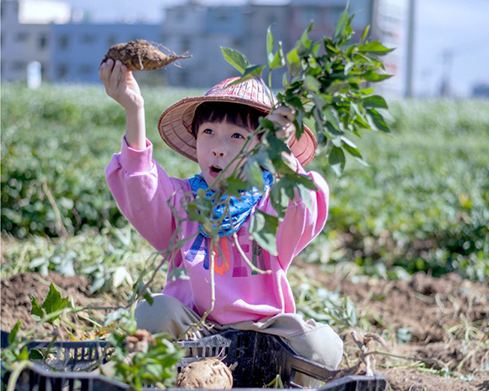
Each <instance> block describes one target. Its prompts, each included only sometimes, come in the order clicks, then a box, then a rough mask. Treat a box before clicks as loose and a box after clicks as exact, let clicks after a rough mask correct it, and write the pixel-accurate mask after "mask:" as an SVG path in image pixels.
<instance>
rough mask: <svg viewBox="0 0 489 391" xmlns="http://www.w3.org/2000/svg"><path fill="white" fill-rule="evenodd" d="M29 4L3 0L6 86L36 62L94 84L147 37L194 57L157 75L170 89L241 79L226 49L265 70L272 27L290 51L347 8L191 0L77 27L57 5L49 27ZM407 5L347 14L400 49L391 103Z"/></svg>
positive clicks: (325, 32)
mask: <svg viewBox="0 0 489 391" xmlns="http://www.w3.org/2000/svg"><path fill="white" fill-rule="evenodd" d="M29 1H31V0H3V1H2V80H22V79H24V78H25V77H26V69H27V65H28V63H29V62H31V61H38V62H40V63H41V68H42V72H43V78H45V79H46V80H49V81H51V82H88V83H95V82H98V71H97V68H98V65H99V64H100V60H101V59H102V58H103V56H104V54H105V53H106V52H107V50H108V48H109V47H110V46H111V45H112V44H114V43H118V42H127V41H129V40H132V39H136V38H143V39H147V40H149V41H154V42H160V43H162V44H163V45H164V46H165V47H167V48H169V49H170V50H172V51H174V52H176V53H177V54H182V53H186V52H188V53H190V54H191V55H192V58H190V59H186V60H183V61H181V62H180V63H179V65H180V66H178V64H177V66H169V67H167V68H166V69H165V70H164V72H161V73H159V74H158V77H160V78H161V79H163V78H164V81H163V80H162V82H165V83H167V84H170V85H174V86H185V87H198V88H208V87H210V86H212V85H214V84H215V83H217V82H219V81H221V80H223V79H224V78H227V77H231V76H235V75H236V74H237V71H236V70H234V68H233V67H231V66H230V65H229V64H228V63H227V62H226V61H225V60H224V58H223V56H222V53H221V46H224V47H229V48H233V49H236V50H238V51H239V52H241V53H243V54H245V55H246V56H247V57H248V59H249V60H250V62H251V63H253V64H263V63H264V62H266V35H267V29H268V28H269V27H270V28H271V31H272V34H273V36H274V38H275V43H276V44H277V43H278V41H281V42H282V44H283V50H284V52H288V51H289V50H290V49H291V48H292V47H293V45H294V44H295V43H296V41H297V40H298V38H299V37H300V35H301V34H302V33H303V31H304V30H305V29H306V28H307V26H308V25H309V24H310V23H311V22H313V23H314V28H313V30H312V31H311V33H310V34H309V35H310V37H311V38H313V39H321V38H322V37H323V36H332V35H333V34H334V27H335V24H336V22H337V20H338V18H339V16H340V14H341V13H342V12H343V11H344V8H345V5H346V0H283V2H282V3H277V2H276V1H275V2H274V3H273V5H272V4H270V3H267V0H248V1H247V2H245V3H243V4H241V5H224V6H208V5H205V4H204V1H199V0H187V1H186V2H185V3H184V4H183V5H178V6H171V7H167V8H166V9H165V10H164V12H163V13H162V15H161V20H162V21H161V23H159V24H142V23H133V24H123V23H114V24H93V23H89V21H86V20H85V21H83V22H80V21H76V22H75V21H74V18H73V15H71V17H70V12H71V11H70V10H69V9H68V10H66V8H65V7H63V6H62V4H63V3H59V2H57V4H58V5H59V8H58V14H59V15H58V17H57V18H54V16H53V15H51V17H50V18H49V17H46V18H44V19H43V23H41V21H39V20H37V21H36V22H35V23H33V22H32V21H31V22H29V20H22V18H21V17H20V15H21V10H22V9H23V8H25V4H27V3H28V2H29ZM42 1H44V0H36V1H35V3H38V2H42ZM46 1H47V0H46ZM31 2H32V1H31ZM408 2H409V0H350V1H349V3H350V8H349V12H350V14H351V15H353V14H354V15H355V17H354V19H353V22H352V27H353V28H354V30H355V32H356V35H355V39H359V37H361V35H362V33H363V31H364V30H365V28H366V27H367V26H369V25H370V26H371V34H370V36H371V37H372V38H373V39H376V40H380V41H381V42H383V43H384V44H385V45H386V46H388V47H392V48H397V49H396V50H395V51H394V52H393V53H391V54H389V55H388V56H386V57H384V59H383V60H384V63H385V65H386V69H387V71H388V72H389V73H392V74H394V75H395V77H393V78H391V79H389V80H387V81H384V82H383V83H381V84H380V85H379V86H378V88H379V89H381V91H380V92H381V93H383V94H385V95H388V96H391V97H401V96H403V95H404V91H405V84H406V44H407V36H408V34H407V30H408V25H407V19H408V12H407V8H408V6H407V5H408ZM55 8H56V7H54V8H53V9H55ZM62 15H64V16H62ZM281 72H282V71H280V70H277V71H274V73H273V74H272V76H273V77H272V80H273V84H274V86H275V87H277V86H280V85H281V80H282V74H281ZM265 76H267V75H265Z"/></svg>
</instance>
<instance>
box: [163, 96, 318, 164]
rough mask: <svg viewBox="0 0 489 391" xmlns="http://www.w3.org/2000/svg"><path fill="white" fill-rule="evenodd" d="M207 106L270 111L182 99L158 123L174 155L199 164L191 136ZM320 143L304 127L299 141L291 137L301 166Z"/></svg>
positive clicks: (203, 99) (222, 99) (247, 102)
mask: <svg viewBox="0 0 489 391" xmlns="http://www.w3.org/2000/svg"><path fill="white" fill-rule="evenodd" d="M204 102H227V103H239V104H244V105H247V106H250V107H253V108H255V109H258V110H260V111H263V113H264V114H265V115H266V114H268V113H269V112H270V107H269V106H266V105H262V104H259V103H255V102H251V101H250V100H247V99H240V98H235V97H226V96H199V97H190V98H185V99H182V100H181V101H179V102H177V103H175V104H174V105H172V106H170V107H169V108H168V109H166V110H165V111H164V112H163V114H161V116H160V119H159V121H158V132H159V133H160V136H161V138H162V139H163V141H165V143H166V144H168V146H169V147H170V148H171V149H173V150H174V151H176V152H178V153H180V154H181V155H183V156H185V157H186V158H188V159H190V160H193V161H194V162H197V149H196V139H195V137H194V135H193V133H192V122H193V119H194V115H195V110H196V109H197V107H198V106H199V105H200V104H201V103H204ZM316 148H317V141H316V137H315V136H314V133H313V132H312V131H311V130H310V129H309V128H308V127H307V126H305V125H304V133H303V134H302V135H301V137H300V138H299V139H297V138H296V137H295V135H293V136H292V138H291V139H290V141H289V149H290V151H291V152H292V154H293V155H294V156H295V157H296V158H297V159H298V160H299V162H300V163H301V164H302V166H305V165H307V164H308V163H309V162H310V161H311V160H312V158H313V157H314V154H315V152H316Z"/></svg>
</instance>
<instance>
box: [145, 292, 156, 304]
mask: <svg viewBox="0 0 489 391" xmlns="http://www.w3.org/2000/svg"><path fill="white" fill-rule="evenodd" d="M143 297H144V299H145V300H146V301H147V302H148V303H149V305H153V302H154V300H153V296H152V295H151V292H148V291H146V292H144V295H143Z"/></svg>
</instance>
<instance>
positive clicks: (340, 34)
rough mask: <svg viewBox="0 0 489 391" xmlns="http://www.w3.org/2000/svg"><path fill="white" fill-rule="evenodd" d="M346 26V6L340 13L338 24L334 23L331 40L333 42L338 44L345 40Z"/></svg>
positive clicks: (347, 24)
mask: <svg viewBox="0 0 489 391" xmlns="http://www.w3.org/2000/svg"><path fill="white" fill-rule="evenodd" d="M348 26H349V21H348V6H347V7H346V8H345V10H344V11H343V12H342V13H341V15H340V18H339V19H338V22H336V28H335V31H334V35H333V40H334V41H335V42H339V41H341V40H343V39H344V38H345V36H346V33H347V28H348Z"/></svg>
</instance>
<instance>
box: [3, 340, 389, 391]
mask: <svg viewBox="0 0 489 391" xmlns="http://www.w3.org/2000/svg"><path fill="white" fill-rule="evenodd" d="M2 337H3V336H2ZM2 339H3V338H2ZM181 344H182V346H183V347H184V348H185V349H186V356H185V357H184V358H183V359H182V360H180V362H179V363H178V365H177V368H178V369H179V370H180V369H181V368H182V367H185V366H186V365H188V364H190V363H191V362H193V361H197V360H200V359H203V358H206V357H216V356H218V357H221V358H222V360H223V362H224V363H226V364H227V365H231V364H234V363H236V362H237V363H238V365H237V366H236V368H235V369H234V371H233V378H234V387H239V388H247V389H249V390H251V389H262V387H263V386H264V385H265V384H268V383H270V382H271V381H272V380H273V379H274V378H275V377H276V375H277V374H278V375H280V377H281V379H282V381H283V383H284V386H285V387H286V388H296V387H298V386H297V385H296V384H295V383H294V378H295V377H296V375H297V374H298V373H302V374H304V375H306V376H309V377H312V378H314V379H318V380H320V381H324V380H326V379H328V378H330V375H331V374H332V372H331V371H330V370H328V369H327V368H325V367H324V366H322V365H320V364H317V363H315V362H312V361H309V360H306V359H304V358H302V357H300V356H297V355H296V354H295V353H294V352H293V351H292V350H291V349H290V348H289V347H288V346H287V345H286V344H285V343H284V342H283V341H282V340H281V339H280V338H278V337H276V336H272V335H270V334H264V333H258V332H254V331H238V330H230V331H226V332H223V333H221V334H216V335H213V336H210V337H206V338H202V339H200V340H198V341H184V342H181ZM2 345H3V341H2ZM47 345H48V343H46V342H36V343H32V344H30V345H29V348H30V349H33V348H43V347H47ZM106 346H107V343H106V342H94V341H90V342H56V343H54V345H53V347H52V352H53V354H52V357H50V359H49V360H48V361H47V364H48V365H45V364H40V363H39V364H37V363H36V364H35V365H34V366H33V367H31V368H29V369H27V370H26V371H25V373H24V375H23V376H22V377H21V380H20V383H21V384H19V386H20V387H19V388H21V389H22V390H36V391H44V390H46V391H47V390H50V391H64V390H69V391H98V390H114V391H122V390H129V386H128V385H126V384H123V383H120V382H118V381H114V380H111V379H109V378H106V377H103V376H100V375H97V374H93V373H90V372H89V371H88V370H89V369H90V368H91V367H92V366H93V364H95V363H96V362H97V361H102V362H103V360H104V357H105V353H106V352H105V348H106ZM52 368H55V369H56V371H53V369H52ZM58 370H60V371H58ZM7 375H8V374H7ZM2 377H3V376H2ZM385 387H386V378H385V377H384V376H380V375H375V376H372V377H367V376H347V377H343V378H340V379H337V380H333V381H331V382H328V383H325V384H324V385H323V386H321V387H320V388H318V390H321V391H323V390H324V391H326V390H328V391H382V390H384V389H385ZM147 390H153V391H154V390H155V389H154V388H148V389H147Z"/></svg>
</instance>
